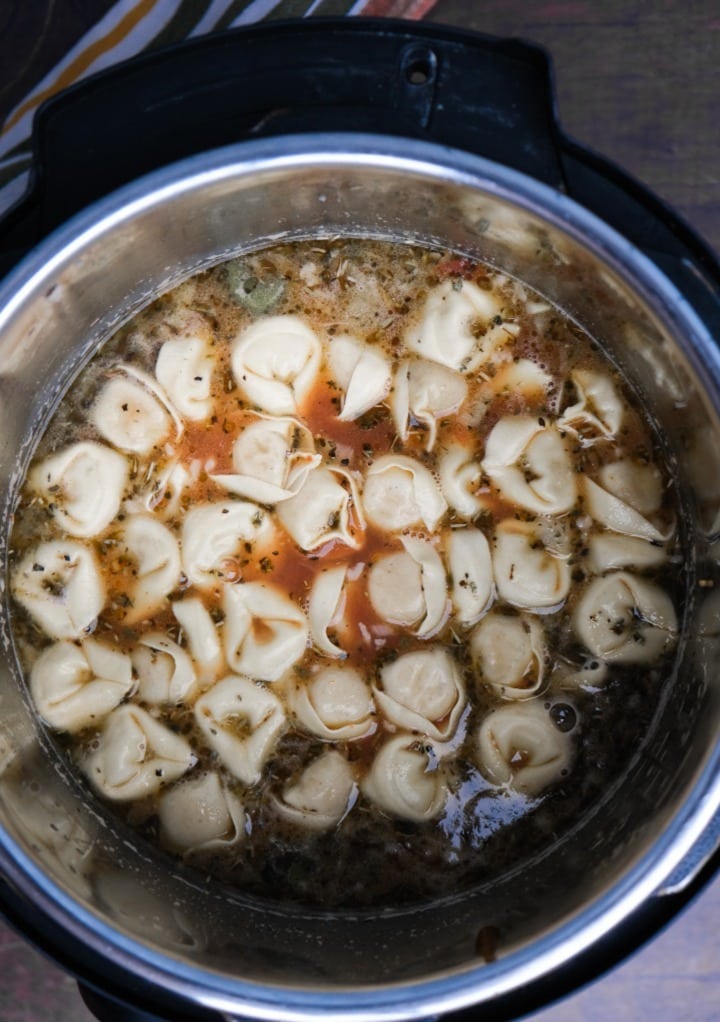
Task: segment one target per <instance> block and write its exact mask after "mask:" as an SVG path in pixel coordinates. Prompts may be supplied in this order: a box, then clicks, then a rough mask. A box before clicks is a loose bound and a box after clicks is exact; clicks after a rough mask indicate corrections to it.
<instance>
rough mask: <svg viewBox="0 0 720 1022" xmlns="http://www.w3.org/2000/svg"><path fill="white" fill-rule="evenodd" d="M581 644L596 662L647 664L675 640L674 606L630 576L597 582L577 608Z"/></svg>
mask: <svg viewBox="0 0 720 1022" xmlns="http://www.w3.org/2000/svg"><path fill="white" fill-rule="evenodd" d="M573 622H574V625H575V631H576V634H577V637H578V639H579V640H580V641H581V642H582V643H583V645H584V646H585V647H586V649H588V650H589V651H590V652H591V653H592V654H593V655H594V656H597V657H600V658H601V659H603V660H607V661H611V662H615V663H649V662H651V661H653V660H657V659H658V657H660V656H661V655H662V654H663V653H664V652H665V651H666V650H668V649H670V648H671V647H672V646H673V644H674V642H675V638H676V636H677V627H678V626H677V616H676V614H675V608H674V607H673V604H672V600H671V599H670V597H669V596H668V595H667V593H666V592H665V591H664V590H663V589H661V588H660V587H659V586H657V585H655V584H654V583H652V582H648V581H646V580H645V579H643V578H640V577H638V576H636V575H633V574H631V573H630V572H627V571H616V572H611V573H609V574H607V575H604V576H602V577H601V578H596V579H594V580H593V581H592V582H591V583H590V584H589V585H588V587H587V589H586V590H585V592H584V593H583V595H582V596H581V598H580V600H579V601H578V603H577V606H576V608H575V613H574V615H573Z"/></svg>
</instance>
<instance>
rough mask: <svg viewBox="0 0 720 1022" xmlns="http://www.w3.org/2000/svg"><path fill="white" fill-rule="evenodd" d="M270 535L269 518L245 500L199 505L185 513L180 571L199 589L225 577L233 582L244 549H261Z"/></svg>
mask: <svg viewBox="0 0 720 1022" xmlns="http://www.w3.org/2000/svg"><path fill="white" fill-rule="evenodd" d="M272 535H273V526H272V522H271V520H270V517H269V515H267V514H266V513H265V512H264V511H263V510H262V509H261V508H259V507H258V506H257V504H251V503H250V502H249V501H244V500H235V501H225V502H223V503H218V504H201V505H200V506H199V507H194V508H192V509H191V510H190V511H188V513H187V515H186V516H185V518H184V521H183V526H182V533H181V536H180V544H181V551H182V566H183V570H184V572H185V574H186V575H187V577H188V579H189V580H190V582H192V583H194V584H195V585H197V586H199V587H201V588H204V587H206V586H213V585H217V584H218V582H222V581H224V580H225V579H226V578H228V577H229V578H230V580H232V579H233V577H235V578H236V577H237V575H236V560H237V557H238V556H239V555H240V554H241V553H242V552H243V551H245V549H246V546H245V545H246V544H249V545H250V546H251V548H252V547H253V546H258V547H263V546H264V544H266V543H267V542H268V541H269V540H270V539H271V538H272Z"/></svg>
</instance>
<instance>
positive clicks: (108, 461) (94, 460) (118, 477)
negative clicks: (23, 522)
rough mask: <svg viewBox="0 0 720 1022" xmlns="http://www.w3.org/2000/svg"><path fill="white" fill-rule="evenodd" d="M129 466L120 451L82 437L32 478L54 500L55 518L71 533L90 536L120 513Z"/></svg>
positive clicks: (38, 468)
mask: <svg viewBox="0 0 720 1022" xmlns="http://www.w3.org/2000/svg"><path fill="white" fill-rule="evenodd" d="M128 467H129V466H128V462H127V459H126V458H125V457H124V456H123V455H122V454H119V453H118V452H117V451H113V450H112V449H111V448H110V447H106V446H105V445H104V444H98V443H95V442H93V441H91V440H82V441H80V442H79V443H76V444H71V445H70V446H69V447H66V448H65V449H64V450H62V451H60V452H59V453H58V454H55V455H53V456H52V457H50V458H46V459H45V460H44V461H43V462H41V463H40V464H39V465H37V466H36V467H35V468H34V469H33V470H32V472H31V473H30V475H29V478H28V481H29V484H30V486H31V487H32V489H33V490H35V491H37V492H38V493H40V494H42V496H43V497H45V499H46V500H48V501H49V502H51V503H52V507H53V515H54V517H55V518H56V520H57V522H58V524H59V526H60V527H61V528H62V529H64V531H65V532H67V534H68V535H69V536H76V537H79V538H86V537H90V536H97V535H99V534H100V533H101V532H103V531H104V530H105V529H106V528H107V526H108V525H109V524H110V522H111V521H112V520H113V518H114V517H115V515H116V514H117V513H118V510H119V509H120V503H121V501H122V497H123V492H124V490H125V486H126V485H127V480H128Z"/></svg>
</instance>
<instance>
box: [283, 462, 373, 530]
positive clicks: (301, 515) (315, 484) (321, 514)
mask: <svg viewBox="0 0 720 1022" xmlns="http://www.w3.org/2000/svg"><path fill="white" fill-rule="evenodd" d="M277 516H278V519H279V521H280V522H281V523H282V525H283V526H284V527H285V529H286V530H287V532H288V534H289V535H290V536H292V538H293V539H294V540H295V542H296V543H297V545H298V546H299V547H300V548H301V549H302V550H316V549H317V548H318V547H320V546H323V544H325V543H330V542H331V541H332V540H336V539H338V540H340V541H341V542H342V543H345V544H346V545H347V546H349V547H357V546H359V545H360V542H361V536H362V530H363V528H364V524H365V523H364V519H363V516H362V511H361V507H360V499H359V496H358V492H357V487H356V485H355V480H354V479H353V477H352V476H351V475H350V473H349V472H346V471H345V470H344V469H338V468H317V469H315V471H313V472H311V473H310V474H309V475H308V477H307V479H306V480H305V483H304V485H303V486H302V487H301V488H300V490H298V492H297V493H296V494H295V495H294V496H292V497H291V498H290V499H289V500H286V501H285V502H284V503H282V504H281V505H280V506H279V507H278V509H277Z"/></svg>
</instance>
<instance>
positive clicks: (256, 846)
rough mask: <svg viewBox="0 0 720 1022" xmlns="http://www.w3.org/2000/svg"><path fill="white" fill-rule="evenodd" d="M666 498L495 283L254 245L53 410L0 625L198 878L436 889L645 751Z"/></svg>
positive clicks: (31, 678) (166, 309)
mask: <svg viewBox="0 0 720 1022" xmlns="http://www.w3.org/2000/svg"><path fill="white" fill-rule="evenodd" d="M533 244H534V242H533ZM678 507H679V504H678V501H677V497H676V494H675V492H674V486H673V473H672V467H671V466H670V465H668V463H667V461H666V456H665V454H664V446H663V442H662V438H658V437H656V436H655V434H654V430H653V426H652V424H651V423H650V422H649V421H648V420H647V419H646V417H645V416H644V412H643V409H642V405H641V404H640V403H639V402H638V400H637V396H636V395H635V394H634V392H633V391H632V389H631V388H630V387H629V385H628V384H627V382H626V381H624V380H623V379H622V377H621V376H620V374H619V372H618V371H617V370H616V369H615V368H614V366H612V365H611V363H610V362H608V361H607V360H606V359H605V357H604V355H603V354H602V352H601V351H600V350H596V347H595V346H594V345H593V344H592V343H591V341H590V339H589V338H587V337H585V336H584V335H582V333H581V332H580V330H579V328H578V327H577V326H576V325H575V324H573V323H572V322H570V320H568V319H567V318H566V317H565V316H563V314H562V313H561V312H559V311H558V310H557V309H554V308H553V307H552V306H551V305H549V304H548V303H547V302H545V301H544V300H543V299H542V298H541V297H540V296H538V295H534V294H533V293H532V292H531V291H530V290H529V289H528V288H527V287H525V285H524V284H522V283H521V282H519V281H516V280H512V279H511V278H509V277H505V276H502V275H501V274H499V273H497V272H496V271H494V270H492V269H491V268H490V267H488V266H484V265H483V264H482V263H480V262H478V261H476V260H474V259H472V258H470V257H466V256H462V255H458V254H455V253H447V252H446V253H442V252H436V251H432V250H430V249H422V248H419V247H411V246H398V245H391V244H389V243H386V242H379V241H378V242H376V241H369V240H367V239H365V240H363V239H320V240H318V239H316V240H312V241H303V242H294V243H292V244H287V245H277V246H269V247H268V248H266V249H264V250H263V251H261V252H257V253H248V254H244V255H243V256H242V257H241V258H238V259H236V260H233V261H232V262H231V263H229V264H225V265H219V266H217V267H213V268H210V269H207V270H204V271H203V272H202V273H200V274H198V275H197V276H196V277H194V278H193V280H192V281H191V282H189V283H188V284H186V285H181V286H180V287H178V288H176V289H175V290H173V291H171V292H169V293H168V294H167V295H166V296H163V297H162V298H161V299H159V300H158V301H157V302H155V303H153V304H152V305H151V306H149V307H148V308H147V309H146V310H144V311H143V312H142V313H140V314H139V315H138V316H137V317H136V318H135V319H134V320H133V321H132V322H130V323H128V324H127V325H126V326H124V327H122V328H121V329H120V330H119V331H118V333H117V335H116V337H114V338H112V339H110V340H109V341H108V343H107V345H106V346H105V348H104V349H102V350H101V351H99V352H98V354H97V356H96V358H95V360H93V362H92V363H91V364H90V365H89V366H88V368H87V369H86V370H85V371H84V372H83V373H81V374H80V375H79V377H78V378H77V381H76V383H75V384H74V385H73V391H72V394H69V395H68V397H67V398H66V399H64V400H63V401H62V402H61V403H60V405H59V406H58V409H57V411H56V413H55V416H54V418H53V420H52V422H51V425H50V427H49V429H48V431H47V433H46V435H45V436H43V437H42V438H40V439H39V441H38V446H37V450H36V453H35V456H34V459H33V461H32V464H31V465H30V468H29V470H28V473H27V477H26V480H25V482H24V483H23V485H22V488H21V490H20V493H19V495H18V502H17V508H16V513H15V519H14V527H13V533H12V536H11V540H10V545H9V547H10V548H9V557H8V560H9V587H10V593H11V599H12V607H13V626H14V628H15V644H16V646H17V649H18V653H19V656H20V659H21V661H22V668H23V671H24V674H25V677H26V678H27V681H28V688H29V695H30V698H31V699H32V701H33V704H34V707H35V710H36V712H37V715H38V717H39V718H40V722H41V725H40V726H43V727H46V728H48V729H50V730H51V731H53V732H54V733H55V740H56V741H57V743H58V745H59V747H60V748H61V749H62V750H63V754H64V755H66V756H67V757H68V758H69V761H70V764H71V765H72V767H73V768H74V769H77V770H78V771H79V772H80V773H81V775H83V777H84V778H85V780H86V781H87V783H88V784H89V785H90V787H91V788H92V790H93V791H94V792H95V793H96V794H97V796H98V798H99V799H100V800H101V801H102V802H104V803H105V804H106V806H107V807H108V808H109V810H110V811H112V812H114V813H116V814H117V815H118V816H120V817H121V818H122V819H123V820H124V821H125V822H126V823H127V824H128V825H129V826H131V827H133V828H135V829H136V831H137V832H138V834H139V836H140V838H141V839H143V840H147V841H150V842H152V843H155V844H158V845H159V846H160V847H161V848H162V849H164V850H165V851H166V852H169V853H170V854H172V855H175V856H177V857H180V858H181V859H182V860H183V861H184V862H185V863H186V864H187V865H188V866H189V867H191V868H195V867H196V868H199V869H202V871H203V876H204V877H217V878H220V879H221V880H223V882H230V883H232V884H235V885H237V886H239V887H240V888H242V889H243V890H244V891H246V892H248V893H250V894H252V895H254V896H259V897H265V898H271V899H274V900H277V899H283V898H286V897H287V898H288V899H290V900H291V901H293V902H294V903H301V904H302V903H306V902H307V903H310V904H312V905H319V906H321V907H323V908H327V907H330V908H334V907H336V906H343V905H350V906H353V907H365V906H370V907H372V908H373V909H376V908H378V907H384V906H386V905H389V904H395V903H397V902H408V901H416V900H418V899H427V898H431V899H432V898H435V897H445V896H454V895H455V894H456V893H457V892H458V891H461V890H462V889H463V888H465V887H467V886H468V885H471V884H474V883H476V882H477V881H478V879H480V880H481V881H482V882H483V883H484V882H487V881H488V879H492V878H493V877H494V876H495V875H496V874H497V873H502V872H503V871H504V870H505V869H506V868H507V863H509V862H512V863H513V864H515V863H516V862H517V860H518V856H519V855H528V856H530V855H533V854H535V853H536V852H544V851H545V850H547V849H548V848H549V847H550V846H551V844H552V842H553V841H554V840H555V836H556V835H562V834H563V833H564V832H565V830H566V829H567V828H568V827H570V826H572V825H573V824H574V820H575V816H576V812H577V811H578V809H582V810H584V808H585V807H587V806H591V805H593V804H595V803H594V801H593V800H595V799H600V798H602V797H604V795H605V792H606V790H607V788H608V786H611V785H612V784H613V783H614V779H615V778H616V777H617V772H618V771H619V770H620V769H622V765H623V764H624V763H627V762H628V761H629V759H630V758H631V757H633V756H635V755H637V754H639V753H638V750H639V749H641V747H642V739H643V728H644V727H645V724H644V722H645V721H647V720H649V719H651V717H652V713H653V710H654V706H655V701H656V700H657V699H658V698H660V696H659V693H660V691H661V688H662V685H661V682H662V679H664V678H666V677H667V678H669V677H670V676H671V674H672V668H673V658H674V655H675V649H676V646H677V642H678V635H679V629H680V625H679V620H678V616H679V612H678V608H679V606H680V605H681V601H682V599H683V593H682V591H681V588H680V583H681V579H679V578H678V573H677V570H676V566H677V564H678V563H679V562H680V561H681V560H682V548H681V540H682V530H680V529H678V528H677V523H678V522H679V521H680V515H679V511H678ZM683 577H684V576H683ZM628 705H632V706H633V707H634V710H633V713H627V706H628ZM203 882H204V881H203ZM168 918H169V917H168ZM173 925H174V924H173Z"/></svg>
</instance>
